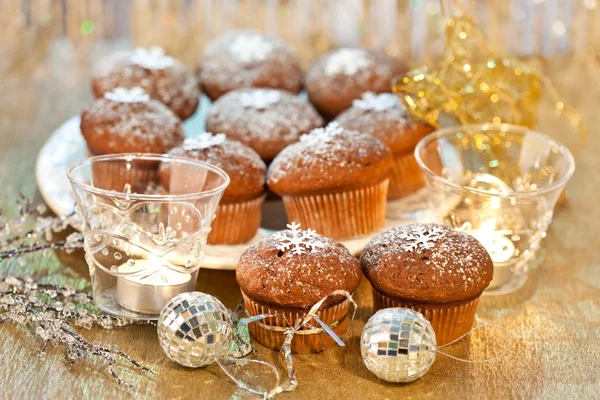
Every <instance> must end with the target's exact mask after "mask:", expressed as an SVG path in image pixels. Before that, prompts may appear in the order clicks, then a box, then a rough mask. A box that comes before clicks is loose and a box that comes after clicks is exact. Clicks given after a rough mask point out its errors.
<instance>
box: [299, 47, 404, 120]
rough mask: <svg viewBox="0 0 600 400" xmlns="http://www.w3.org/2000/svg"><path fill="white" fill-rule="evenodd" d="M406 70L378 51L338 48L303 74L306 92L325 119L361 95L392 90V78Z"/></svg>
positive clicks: (397, 62)
mask: <svg viewBox="0 0 600 400" xmlns="http://www.w3.org/2000/svg"><path fill="white" fill-rule="evenodd" d="M406 70H407V68H406V67H405V66H404V65H403V64H402V63H400V62H399V61H398V60H397V59H395V58H394V57H390V56H388V55H387V54H385V53H384V52H382V51H376V50H366V49H358V48H346V47H343V48H340V49H337V50H333V51H331V52H329V53H327V54H325V55H323V56H321V57H320V58H318V59H317V60H316V61H315V62H314V64H313V65H312V66H311V67H310V69H309V70H308V73H307V74H306V92H307V94H308V98H309V100H310V102H311V103H313V104H314V105H315V107H316V108H317V110H319V112H320V113H321V114H322V115H323V116H324V117H325V118H329V119H331V118H334V117H335V116H336V115H338V114H340V113H341V112H342V111H344V110H345V109H347V108H348V107H350V106H351V105H352V101H353V100H355V99H358V98H360V96H361V95H362V94H363V93H365V92H373V93H386V92H391V91H392V79H393V78H394V77H395V76H397V75H400V74H403V73H404V72H406Z"/></svg>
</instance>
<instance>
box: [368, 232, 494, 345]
mask: <svg viewBox="0 0 600 400" xmlns="http://www.w3.org/2000/svg"><path fill="white" fill-rule="evenodd" d="M360 265H361V268H362V271H363V273H364V275H365V277H366V278H367V279H368V280H369V282H371V286H372V287H373V299H374V308H375V311H377V310H380V309H383V308H389V307H406V308H412V309H414V310H417V311H418V312H420V313H421V314H423V315H424V316H425V318H427V319H428V320H429V321H430V322H431V325H432V326H433V329H434V330H435V335H436V337H437V343H438V345H444V344H446V343H449V342H451V341H453V340H454V339H456V338H458V337H459V336H461V335H463V334H465V333H466V332H468V331H469V330H470V329H471V327H472V326H473V321H474V318H475V312H476V311H477V305H478V303H479V297H480V296H481V294H482V293H483V291H484V290H485V288H487V287H488V285H489V284H490V282H491V280H492V276H493V272H494V264H493V262H492V259H491V258H490V255H489V254H488V252H487V250H486V249H485V248H484V247H483V245H482V244H481V243H479V242H478V241H477V239H475V238H474V237H472V236H470V235H468V234H466V233H464V232H459V231H456V230H454V229H452V228H451V227H447V226H443V225H436V224H409V225H402V226H399V227H396V228H393V229H390V230H387V231H385V232H383V233H381V234H379V235H378V236H376V237H375V238H374V239H373V240H371V241H370V242H369V243H368V244H367V245H366V246H365V248H364V249H363V252H362V255H361V257H360Z"/></svg>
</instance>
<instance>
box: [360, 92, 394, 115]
mask: <svg viewBox="0 0 600 400" xmlns="http://www.w3.org/2000/svg"><path fill="white" fill-rule="evenodd" d="M352 105H353V106H354V107H356V108H360V109H361V110H371V111H379V112H381V111H386V110H390V109H397V108H400V109H404V106H403V105H402V102H401V101H400V99H399V98H398V96H396V95H395V94H393V93H381V94H375V93H373V92H366V93H363V95H362V97H361V98H360V99H356V100H354V101H353V102H352Z"/></svg>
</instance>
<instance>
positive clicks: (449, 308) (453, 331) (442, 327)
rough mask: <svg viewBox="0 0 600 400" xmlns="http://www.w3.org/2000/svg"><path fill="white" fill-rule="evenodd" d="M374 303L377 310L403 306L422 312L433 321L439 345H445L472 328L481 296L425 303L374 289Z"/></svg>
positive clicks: (432, 324)
mask: <svg viewBox="0 0 600 400" xmlns="http://www.w3.org/2000/svg"><path fill="white" fill-rule="evenodd" d="M373 303H374V304H373V306H374V308H375V311H378V310H381V309H383V308H391V307H403V308H410V309H412V310H415V311H418V312H420V313H421V314H423V316H424V317H425V318H427V320H428V321H429V322H431V326H432V327H433V330H434V331H435V336H436V339H437V345H438V346H443V345H445V344H446V343H449V342H451V341H453V340H455V339H457V338H459V337H460V336H462V335H464V334H465V333H467V332H468V331H470V330H471V328H472V327H473V322H474V320H475V312H476V311H477V305H478V304H479V297H477V298H476V299H473V300H470V301H467V302H464V303H461V304H449V305H448V304H425V303H417V302H409V301H405V300H402V299H394V298H392V297H388V296H386V295H384V294H382V293H380V292H378V291H377V290H375V289H373Z"/></svg>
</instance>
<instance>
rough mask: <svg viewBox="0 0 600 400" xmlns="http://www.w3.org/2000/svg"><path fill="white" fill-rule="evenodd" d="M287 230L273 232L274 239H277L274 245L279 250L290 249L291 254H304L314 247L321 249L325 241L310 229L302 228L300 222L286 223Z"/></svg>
mask: <svg viewBox="0 0 600 400" xmlns="http://www.w3.org/2000/svg"><path fill="white" fill-rule="evenodd" d="M287 227H288V228H289V230H287V231H280V232H277V233H275V235H274V238H275V240H277V241H279V244H278V245H277V246H276V248H277V250H279V251H288V250H289V251H291V252H292V254H295V255H300V254H306V253H308V252H310V251H312V250H315V249H322V248H324V247H325V243H324V242H323V241H321V240H320V239H319V235H318V234H317V233H316V232H315V231H314V230H312V229H306V230H302V229H300V224H298V223H296V222H292V223H291V224H288V225H287Z"/></svg>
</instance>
